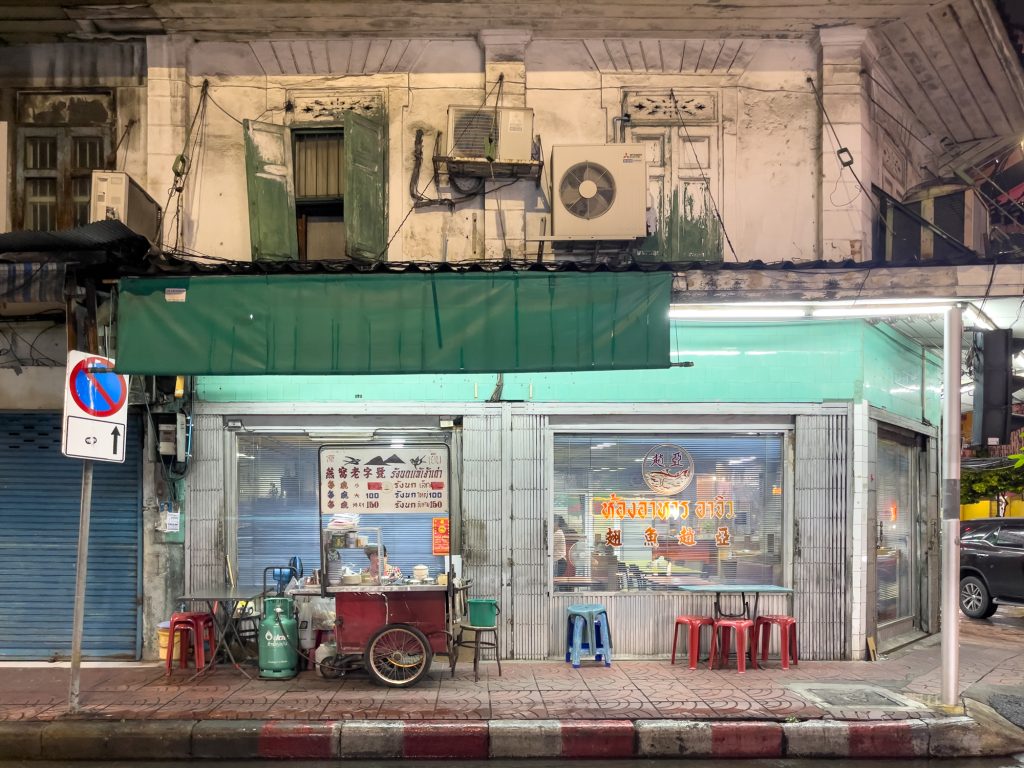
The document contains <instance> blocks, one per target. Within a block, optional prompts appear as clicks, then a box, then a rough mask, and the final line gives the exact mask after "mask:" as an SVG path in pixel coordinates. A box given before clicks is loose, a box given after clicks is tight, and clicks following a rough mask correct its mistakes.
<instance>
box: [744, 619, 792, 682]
mask: <svg viewBox="0 0 1024 768" xmlns="http://www.w3.org/2000/svg"><path fill="white" fill-rule="evenodd" d="M773 625H775V626H777V627H778V628H779V659H781V661H782V668H783V669H789V661H790V659H792V660H793V665H794V666H796V664H797V652H796V619H795V618H793V617H792V616H782V615H776V616H758V617H757V621H756V622H755V623H754V655H755V656H756V655H757V642H758V639H759V638H760V641H761V661H765V660H766V659H767V658H768V641H769V640H770V639H771V633H772V626H773Z"/></svg>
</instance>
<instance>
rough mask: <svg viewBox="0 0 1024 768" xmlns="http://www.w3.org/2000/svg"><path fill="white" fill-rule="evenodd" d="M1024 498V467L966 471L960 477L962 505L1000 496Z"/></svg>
mask: <svg viewBox="0 0 1024 768" xmlns="http://www.w3.org/2000/svg"><path fill="white" fill-rule="evenodd" d="M1007 493H1014V494H1017V495H1021V496H1024V467H1021V466H1015V467H1004V468H1001V469H984V470H971V469H965V470H964V471H963V472H962V473H961V475H960V503H961V504H974V503H975V502H978V501H985V500H986V499H993V500H994V499H996V498H997V497H998V496H999V495H1000V494H1007Z"/></svg>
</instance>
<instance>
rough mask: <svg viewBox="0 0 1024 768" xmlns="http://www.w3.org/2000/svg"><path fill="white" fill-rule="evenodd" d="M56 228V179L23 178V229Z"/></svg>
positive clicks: (43, 229) (48, 229)
mask: <svg viewBox="0 0 1024 768" xmlns="http://www.w3.org/2000/svg"><path fill="white" fill-rule="evenodd" d="M56 228H57V180H56V179H25V229H30V230H34V231H37V232H49V231H51V230H54V229H56Z"/></svg>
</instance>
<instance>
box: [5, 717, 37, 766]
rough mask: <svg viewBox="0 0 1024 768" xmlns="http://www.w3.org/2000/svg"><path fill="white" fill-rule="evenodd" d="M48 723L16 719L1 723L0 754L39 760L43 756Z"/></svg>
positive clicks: (11, 757) (14, 757) (15, 758)
mask: <svg viewBox="0 0 1024 768" xmlns="http://www.w3.org/2000/svg"><path fill="white" fill-rule="evenodd" d="M45 727H46V723H35V722H25V721H24V720H16V721H11V722H3V723H0V755H3V756H4V757H5V758H10V759H12V760H38V759H39V758H41V757H42V756H43V729H44V728H45Z"/></svg>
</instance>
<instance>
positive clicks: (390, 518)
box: [236, 433, 444, 585]
mask: <svg viewBox="0 0 1024 768" xmlns="http://www.w3.org/2000/svg"><path fill="white" fill-rule="evenodd" d="M321 445H322V442H321V441H315V440H312V439H310V438H308V437H305V436H294V435H268V434H257V433H243V434H240V435H238V438H237V451H236V454H237V455H236V461H237V474H238V535H237V541H238V546H237V562H238V566H237V577H238V583H239V584H245V585H248V584H260V583H261V582H262V579H263V569H264V568H266V567H267V566H271V565H278V566H280V565H287V564H288V559H289V558H290V557H291V556H292V555H297V556H299V557H301V558H302V561H303V567H304V568H305V571H306V575H307V576H308V575H310V574H312V572H313V570H314V569H315V568H318V567H320V524H321V515H320V509H319V496H318V491H319V488H318V484H319V478H318V474H317V468H318V461H319V452H320V447H321ZM382 447H384V448H388V447H390V446H389V445H388V444H383V445H382ZM434 517H436V514H431V513H409V512H403V511H397V510H394V509H386V508H382V509H380V510H379V511H376V512H373V513H370V512H363V513H362V514H361V515H360V521H359V524H360V525H363V526H367V527H373V528H380V529H381V535H382V538H383V540H384V545H385V546H386V547H387V550H388V563H389V564H390V565H394V566H398V568H400V569H401V571H402V573H403V574H404V575H406V576H411V575H412V573H413V568H414V567H415V566H416V565H426V566H428V568H429V572H430V574H431V575H432V576H436V575H437V574H438V573H440V572H441V571H442V570H443V566H444V559H443V558H442V557H438V556H435V555H433V553H432V538H431V537H432V522H433V518H434ZM360 554H361V553H360ZM356 564H358V563H356ZM365 565H368V563H366V564H365Z"/></svg>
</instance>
